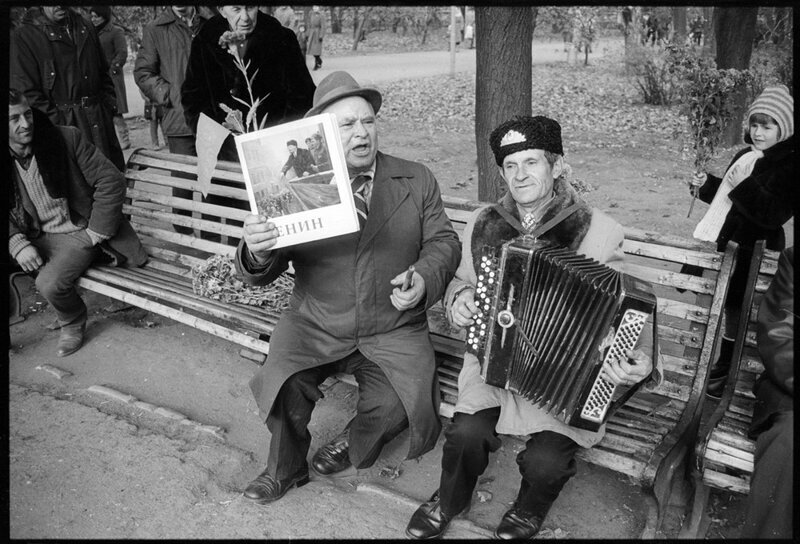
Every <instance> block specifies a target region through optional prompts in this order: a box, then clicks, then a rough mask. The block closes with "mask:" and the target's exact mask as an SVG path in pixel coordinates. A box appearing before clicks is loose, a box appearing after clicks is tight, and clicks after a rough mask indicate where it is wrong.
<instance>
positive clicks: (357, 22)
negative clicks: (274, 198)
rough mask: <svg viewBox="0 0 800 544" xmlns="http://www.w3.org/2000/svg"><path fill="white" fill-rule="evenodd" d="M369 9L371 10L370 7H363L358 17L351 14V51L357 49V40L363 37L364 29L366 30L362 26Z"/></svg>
mask: <svg viewBox="0 0 800 544" xmlns="http://www.w3.org/2000/svg"><path fill="white" fill-rule="evenodd" d="M353 9H357V8H353ZM370 11H372V7H366V8H364V13H362V14H361V18H360V19H359V18H358V17H357V16H353V27H354V31H353V47H352V50H353V51H355V50H357V49H358V42H360V41H361V40H363V39H364V31H365V30H366V29H365V28H364V27H365V25H366V24H367V20H368V19H369V12H370Z"/></svg>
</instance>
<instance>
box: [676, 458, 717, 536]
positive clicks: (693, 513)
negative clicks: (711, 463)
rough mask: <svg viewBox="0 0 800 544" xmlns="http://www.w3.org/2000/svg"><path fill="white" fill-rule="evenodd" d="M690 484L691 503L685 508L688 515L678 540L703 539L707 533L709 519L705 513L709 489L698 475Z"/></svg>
mask: <svg viewBox="0 0 800 544" xmlns="http://www.w3.org/2000/svg"><path fill="white" fill-rule="evenodd" d="M692 484H693V485H694V494H693V497H692V502H691V504H690V505H689V508H687V512H688V513H687V514H686V519H685V520H684V521H683V526H682V527H681V531H680V533H679V534H678V538H691V539H698V538H705V534H706V532H707V531H708V525H709V519H708V514H707V513H706V506H707V505H708V496H709V492H710V489H709V487H708V486H706V485H705V484H703V477H702V476H701V475H699V474H694V475H693V476H692Z"/></svg>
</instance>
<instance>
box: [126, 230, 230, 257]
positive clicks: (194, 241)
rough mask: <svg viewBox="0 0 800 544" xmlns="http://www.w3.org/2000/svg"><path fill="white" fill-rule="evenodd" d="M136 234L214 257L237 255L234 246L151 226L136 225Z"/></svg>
mask: <svg viewBox="0 0 800 544" xmlns="http://www.w3.org/2000/svg"><path fill="white" fill-rule="evenodd" d="M136 232H140V233H143V234H146V235H148V236H153V237H156V238H159V239H161V240H165V241H167V242H172V243H174V244H176V245H181V246H185V247H188V248H193V249H200V250H202V251H206V252H208V253H209V254H212V255H224V256H226V257H231V258H232V257H233V256H234V255H235V254H236V248H235V247H233V246H229V245H225V244H218V243H217V242H211V241H209V240H201V239H200V238H195V237H194V236H190V235H188V234H179V233H177V232H174V231H172V230H164V229H158V228H155V227H151V226H150V225H143V224H141V223H138V224H137V225H136Z"/></svg>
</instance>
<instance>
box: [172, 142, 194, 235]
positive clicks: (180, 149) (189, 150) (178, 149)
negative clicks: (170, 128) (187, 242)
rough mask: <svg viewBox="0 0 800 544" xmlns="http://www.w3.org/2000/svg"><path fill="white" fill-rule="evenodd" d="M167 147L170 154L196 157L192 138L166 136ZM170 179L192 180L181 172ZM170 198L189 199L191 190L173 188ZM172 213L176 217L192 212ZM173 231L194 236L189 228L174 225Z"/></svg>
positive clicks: (179, 211)
mask: <svg viewBox="0 0 800 544" xmlns="http://www.w3.org/2000/svg"><path fill="white" fill-rule="evenodd" d="M167 146H168V147H169V152H170V153H176V154H178V155H191V156H192V157H196V156H197V150H196V149H195V144H194V136H167ZM172 177H174V178H187V179H191V178H192V176H191V175H189V174H184V173H183V172H173V173H172ZM172 196H176V197H180V198H188V199H191V198H192V190H191V189H181V188H179V187H173V188H172ZM173 211H174V212H175V213H176V214H178V215H186V216H191V215H192V212H191V211H189V210H179V209H175V210H173ZM175 231H176V232H179V233H181V234H194V230H193V229H192V228H191V227H184V226H181V225H175Z"/></svg>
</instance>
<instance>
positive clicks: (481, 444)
mask: <svg viewBox="0 0 800 544" xmlns="http://www.w3.org/2000/svg"><path fill="white" fill-rule="evenodd" d="M499 417H500V407H497V408H487V409H486V410H481V411H479V412H476V413H474V414H464V413H461V412H456V414H455V415H454V416H453V420H452V422H451V423H450V425H449V426H448V427H447V428H446V429H445V431H444V435H445V443H444V447H443V448H442V475H441V478H440V482H439V498H440V501H441V502H440V504H441V508H442V512H444V513H445V514H446V515H448V516H451V517H452V516H455V515H456V514H458V513H459V512H461V511H463V510H464V509H465V508H466V507H467V506H469V504H470V501H471V500H472V491H473V490H474V489H475V484H477V482H478V477H479V476H480V475H481V474H483V472H484V470H486V466H487V465H488V464H489V453H490V452H493V451H497V449H498V448H500V445H501V444H502V442H501V440H500V438H499V437H498V436H497V432H496V431H495V426H496V425H497V419H498V418H499Z"/></svg>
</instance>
